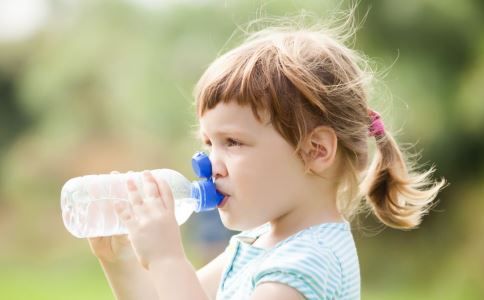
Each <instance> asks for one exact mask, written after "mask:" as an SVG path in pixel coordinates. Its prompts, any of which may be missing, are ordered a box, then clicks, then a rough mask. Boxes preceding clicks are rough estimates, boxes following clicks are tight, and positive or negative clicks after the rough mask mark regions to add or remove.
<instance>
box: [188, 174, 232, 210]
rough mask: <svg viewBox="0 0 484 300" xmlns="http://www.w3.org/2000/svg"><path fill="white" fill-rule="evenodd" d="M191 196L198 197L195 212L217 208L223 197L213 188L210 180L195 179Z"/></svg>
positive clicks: (213, 185)
mask: <svg viewBox="0 0 484 300" xmlns="http://www.w3.org/2000/svg"><path fill="white" fill-rule="evenodd" d="M191 196H192V198H195V199H198V200H199V201H198V208H197V209H195V211H196V212H200V211H207V210H212V209H215V208H217V205H218V204H220V202H222V200H223V198H224V197H225V196H224V195H223V194H221V193H219V192H218V191H217V189H216V188H215V184H214V183H213V182H212V181H211V180H201V181H195V182H194V183H193V187H192V195H191Z"/></svg>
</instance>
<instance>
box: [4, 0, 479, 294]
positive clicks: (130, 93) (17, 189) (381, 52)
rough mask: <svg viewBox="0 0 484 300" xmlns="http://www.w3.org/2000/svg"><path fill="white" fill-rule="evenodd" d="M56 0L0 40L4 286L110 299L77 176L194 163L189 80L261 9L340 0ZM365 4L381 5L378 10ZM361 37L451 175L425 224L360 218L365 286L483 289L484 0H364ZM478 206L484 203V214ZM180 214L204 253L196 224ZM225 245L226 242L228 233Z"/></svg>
mask: <svg viewBox="0 0 484 300" xmlns="http://www.w3.org/2000/svg"><path fill="white" fill-rule="evenodd" d="M133 2H135V1H130V2H126V1H114V0H113V1H51V2H49V3H50V5H51V8H52V10H51V14H50V16H49V18H48V22H47V23H46V24H45V26H43V27H42V29H41V31H39V32H38V33H37V34H35V35H34V36H32V37H31V38H30V39H27V40H22V41H15V42H7V41H3V42H2V41H0V298H1V299H85V298H89V299H108V298H110V297H111V293H110V291H109V287H108V285H107V283H106V282H105V280H104V279H103V275H102V272H101V269H100V268H99V266H98V265H97V262H96V260H95V258H94V257H93V256H91V255H90V252H89V248H88V246H87V243H86V241H84V240H76V239H74V238H73V237H71V236H70V235H69V234H68V233H67V232H66V230H65V229H64V226H63V224H62V221H61V219H60V209H59V192H60V188H61V186H62V184H63V183H64V182H65V181H66V180H67V179H68V178H71V177H75V176H79V175H82V174H89V173H104V172H108V171H111V170H119V171H128V170H143V169H153V168H158V167H160V166H162V167H168V168H174V169H178V170H180V171H181V172H183V173H185V174H191V170H190V166H189V158H190V157H191V154H192V153H193V152H195V151H196V150H197V149H198V148H199V143H198V142H197V141H196V140H195V139H193V136H192V132H193V131H194V129H195V128H196V126H195V125H196V119H195V115H194V109H193V104H192V102H193V101H192V95H191V93H192V89H193V86H194V84H195V83H196V81H197V79H198V78H199V76H200V75H201V74H202V72H203V70H204V69H205V68H206V67H207V66H208V64H209V63H210V62H211V61H212V60H213V59H215V57H217V55H218V54H219V53H220V52H221V51H222V50H224V49H225V50H226V49H229V48H230V47H231V46H233V45H235V44H236V43H237V42H238V41H239V39H238V38H237V37H236V38H231V36H232V34H233V33H234V31H236V30H237V28H239V27H244V24H246V23H248V22H249V21H250V20H253V19H255V18H258V17H261V16H284V15H288V14H294V13H298V12H301V11H302V10H304V11H307V12H311V13H313V14H315V15H316V16H319V17H321V19H323V20H324V19H326V18H328V17H330V16H331V14H332V13H334V11H335V9H337V7H343V8H344V7H347V3H346V2H336V1H325V2H323V1H316V0H314V1H289V0H287V1H265V2H264V4H261V2H260V1H235V0H233V1H228V0H226V1H223V2H222V1H182V2H179V3H176V2H166V3H165V4H163V5H160V6H159V7H157V8H152V9H147V8H145V7H142V6H138V5H135V4H133ZM369 8H370V9H369ZM368 9H369V10H368ZM358 10H359V11H358V18H359V19H362V16H363V15H365V13H366V12H368V15H367V18H366V21H365V22H364V23H363V24H362V28H361V29H360V30H359V31H358V33H357V37H356V40H355V47H356V48H357V49H358V50H360V51H362V52H363V53H365V54H367V55H368V56H369V57H370V58H371V59H373V61H374V63H375V65H376V66H377V69H378V70H379V71H380V73H381V75H382V76H381V81H379V82H377V88H376V91H375V93H374V97H373V98H372V99H371V102H372V105H373V106H374V107H376V108H377V109H378V110H380V111H382V113H383V115H384V118H385V121H386V122H387V124H388V126H389V127H390V128H392V129H393V131H395V132H398V133H399V134H398V140H399V141H400V142H401V143H402V144H409V143H416V144H415V148H414V149H415V151H416V152H418V151H420V150H423V152H422V155H421V162H424V163H425V162H428V163H427V164H426V167H429V166H430V165H431V164H435V165H436V166H437V168H438V171H437V173H436V176H437V177H441V176H443V177H446V178H447V179H448V180H449V182H450V187H448V188H447V189H446V190H444V192H443V193H442V194H441V196H440V197H439V204H438V206H437V207H436V208H435V210H434V211H433V212H432V213H431V214H430V215H429V216H427V217H426V219H425V221H424V223H423V224H422V226H421V227H420V229H418V230H414V231H410V232H402V231H396V230H390V229H386V230H382V228H381V226H379V225H377V223H376V222H375V221H374V219H373V218H371V217H369V218H366V217H365V216H362V217H361V218H360V219H361V221H362V222H361V224H360V225H359V226H357V228H356V230H355V236H356V241H357V244H358V249H359V254H360V262H361V268H362V279H363V282H362V283H363V286H362V289H363V299H483V298H484V288H483V286H482V283H483V282H484V272H483V267H484V239H483V238H482V237H483V236H484V218H482V217H480V212H481V211H483V210H484V202H483V201H482V199H483V198H484V188H483V187H484V172H483V171H484V155H483V154H484V138H483V137H484V82H483V79H482V78H484V30H483V29H484V26H483V22H484V2H483V1H479V0H474V1H473V0H463V1H437V0H422V1H418V0H409V1H405V2H403V1H397V0H389V1H361V2H360V4H359V7H358ZM476 213H477V215H476ZM196 218H197V217H196V216H195V217H193V218H192V219H193V220H190V222H188V224H187V225H184V226H183V227H182V228H183V231H184V232H185V234H186V240H185V243H186V248H187V251H188V255H189V256H190V258H192V261H193V263H194V264H195V265H196V266H201V265H202V264H203V263H204V262H205V261H206V259H207V258H206V257H203V256H201V255H200V254H198V253H197V250H195V249H198V248H196V239H195V238H194V237H193V233H192V229H193V226H194V224H195V222H196ZM218 250H221V249H218Z"/></svg>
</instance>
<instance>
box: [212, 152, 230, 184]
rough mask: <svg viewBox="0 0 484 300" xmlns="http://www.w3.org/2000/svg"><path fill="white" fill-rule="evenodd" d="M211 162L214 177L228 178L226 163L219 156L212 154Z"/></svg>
mask: <svg viewBox="0 0 484 300" xmlns="http://www.w3.org/2000/svg"><path fill="white" fill-rule="evenodd" d="M209 158H210V162H211V163H212V177H213V178H214V179H218V178H221V177H225V176H227V168H226V166H225V163H224V162H223V160H222V159H221V157H220V156H219V155H216V154H215V151H212V152H211V153H210V156H209Z"/></svg>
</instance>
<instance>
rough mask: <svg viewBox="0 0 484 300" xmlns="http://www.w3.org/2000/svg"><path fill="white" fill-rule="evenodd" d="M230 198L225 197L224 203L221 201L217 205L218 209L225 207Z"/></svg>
mask: <svg viewBox="0 0 484 300" xmlns="http://www.w3.org/2000/svg"><path fill="white" fill-rule="evenodd" d="M229 198H230V196H225V197H224V198H223V199H222V201H220V203H219V204H218V205H217V207H218V208H221V207H223V206H224V205H225V203H226V202H227V200H228V199H229Z"/></svg>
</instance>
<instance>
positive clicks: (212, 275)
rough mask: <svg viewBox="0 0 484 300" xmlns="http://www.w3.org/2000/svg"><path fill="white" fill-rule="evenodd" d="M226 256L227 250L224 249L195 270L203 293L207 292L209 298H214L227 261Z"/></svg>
mask: <svg viewBox="0 0 484 300" xmlns="http://www.w3.org/2000/svg"><path fill="white" fill-rule="evenodd" d="M228 258H229V257H228V255H227V252H226V251H224V252H222V254H220V255H219V256H217V257H216V258H215V259H214V260H212V261H211V262H209V263H208V264H206V265H205V266H204V267H203V268H201V269H199V270H198V271H197V276H198V280H199V281H200V283H201V284H202V287H203V289H204V290H205V294H207V296H208V297H209V298H210V299H215V297H216V295H217V289H218V286H219V284H220V279H221V277H222V272H223V270H224V268H225V266H226V265H227V263H228Z"/></svg>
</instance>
